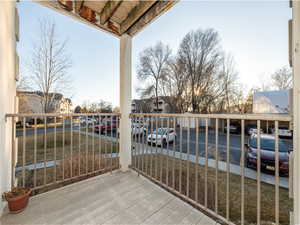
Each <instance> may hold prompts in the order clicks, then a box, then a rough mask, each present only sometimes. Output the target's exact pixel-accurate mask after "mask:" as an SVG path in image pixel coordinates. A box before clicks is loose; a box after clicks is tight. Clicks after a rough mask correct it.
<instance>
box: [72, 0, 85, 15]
mask: <svg viewBox="0 0 300 225" xmlns="http://www.w3.org/2000/svg"><path fill="white" fill-rule="evenodd" d="M83 2H84V1H80V0H76V1H74V4H75V7H74V8H75V13H79V12H80V10H81V8H82V6H83Z"/></svg>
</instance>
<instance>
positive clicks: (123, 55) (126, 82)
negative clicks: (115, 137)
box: [120, 35, 132, 171]
mask: <svg viewBox="0 0 300 225" xmlns="http://www.w3.org/2000/svg"><path fill="white" fill-rule="evenodd" d="M131 42H132V39H131V36H129V35H123V36H122V37H121V39H120V111H121V121H120V165H121V170H122V171H127V170H128V166H129V165H131V120H130V118H129V114H130V113H131V86H132V84H131V51H132V47H131Z"/></svg>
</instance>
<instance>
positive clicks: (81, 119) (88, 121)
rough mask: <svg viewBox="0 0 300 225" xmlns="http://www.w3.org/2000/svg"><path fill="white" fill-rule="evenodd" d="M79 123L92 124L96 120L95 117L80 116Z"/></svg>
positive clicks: (95, 122)
mask: <svg viewBox="0 0 300 225" xmlns="http://www.w3.org/2000/svg"><path fill="white" fill-rule="evenodd" d="M80 123H81V124H84V125H93V124H95V125H96V124H97V120H96V119H93V118H89V117H88V118H85V117H83V118H80Z"/></svg>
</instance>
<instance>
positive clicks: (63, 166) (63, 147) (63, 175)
mask: <svg viewBox="0 0 300 225" xmlns="http://www.w3.org/2000/svg"><path fill="white" fill-rule="evenodd" d="M62 120H63V134H62V149H63V150H62V171H63V172H62V180H64V179H65V126H66V125H65V117H64V116H63V117H62Z"/></svg>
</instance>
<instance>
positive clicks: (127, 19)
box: [38, 0, 178, 36]
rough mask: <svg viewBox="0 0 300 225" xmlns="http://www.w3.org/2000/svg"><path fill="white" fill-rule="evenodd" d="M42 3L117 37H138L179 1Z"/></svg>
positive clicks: (97, 0)
mask: <svg viewBox="0 0 300 225" xmlns="http://www.w3.org/2000/svg"><path fill="white" fill-rule="evenodd" d="M38 2H39V3H40V4H42V5H44V6H47V7H49V8H52V9H55V10H56V11H58V12H60V13H63V14H66V15H68V16H71V17H74V18H77V19H79V20H81V21H82V22H85V23H88V24H90V25H92V26H94V27H96V28H98V29H101V30H104V31H106V32H109V33H111V34H113V35H115V36H121V35H123V34H128V35H130V36H134V35H136V34H137V33H138V32H139V31H140V30H142V29H143V28H144V27H146V26H147V25H148V24H149V23H151V22H152V21H153V20H154V19H155V18H157V17H158V16H160V15H161V14H163V13H164V12H166V11H167V10H168V9H170V8H171V7H172V6H173V5H175V4H176V3H177V2H178V0H167V1H159V0H158V1H157V0H156V1H153V0H152V1H145V0H124V1H122V0H94V1H82V0H76V1H75V0H72V1H70V0H69V1H64V0H51V1H45V0H43V1H38Z"/></svg>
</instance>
